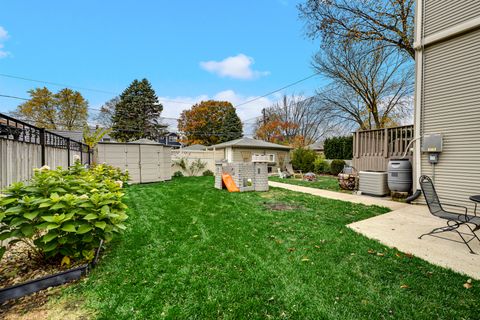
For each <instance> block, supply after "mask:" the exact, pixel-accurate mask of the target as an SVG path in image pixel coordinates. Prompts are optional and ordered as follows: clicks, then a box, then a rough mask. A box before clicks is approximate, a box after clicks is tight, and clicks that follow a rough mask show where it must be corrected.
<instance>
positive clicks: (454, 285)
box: [62, 177, 480, 320]
mask: <svg viewBox="0 0 480 320" xmlns="http://www.w3.org/2000/svg"><path fill="white" fill-rule="evenodd" d="M128 204H129V206H130V209H129V215H130V219H129V228H128V229H127V230H126V232H125V234H124V235H123V236H122V237H120V238H119V239H117V240H116V241H115V242H114V243H111V244H110V245H109V249H108V251H107V253H106V256H105V257H104V258H103V259H102V261H101V262H100V264H99V266H98V267H97V268H96V269H94V270H93V271H92V273H91V274H90V275H89V277H88V278H87V279H86V280H85V281H82V282H80V283H79V284H77V285H73V286H71V287H69V288H68V289H66V290H65V291H64V293H63V297H62V299H63V301H65V299H66V300H67V301H68V300H71V301H82V308H86V309H87V310H92V311H93V312H94V313H95V314H96V317H97V318H98V319H117V320H118V319H162V318H166V319H478V317H479V312H480V311H479V309H478V302H479V301H480V300H479V299H480V284H479V283H477V282H474V283H473V287H472V288H471V289H465V288H464V287H463V284H464V283H465V282H466V280H467V278H466V277H464V276H461V275H459V274H456V273H454V272H452V271H449V270H446V269H442V268H439V267H435V266H433V265H430V264H429V263H427V262H425V261H423V260H420V259H417V258H415V257H409V256H406V255H404V254H402V253H399V252H398V251H396V250H394V249H387V248H386V247H384V246H382V245H381V244H379V243H377V242H376V241H373V240H369V239H367V238H365V237H363V236H360V235H358V234H356V233H355V232H353V231H351V230H349V229H348V228H347V227H345V225H346V224H348V223H350V222H353V221H357V220H361V219H365V218H368V217H371V216H374V215H378V214H382V213H385V212H387V209H385V208H380V207H367V206H363V205H355V204H350V203H345V202H340V201H336V200H328V199H323V198H318V197H314V196H310V195H305V194H300V193H294V192H290V191H287V190H281V189H272V190H271V191H270V192H267V193H233V194H232V193H228V192H226V191H219V190H216V189H214V188H213V178H212V177H198V178H179V179H174V180H173V181H171V182H168V183H157V184H148V185H136V186H132V187H130V188H129V189H128ZM278 209H282V210H278Z"/></svg>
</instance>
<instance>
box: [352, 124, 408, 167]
mask: <svg viewBox="0 0 480 320" xmlns="http://www.w3.org/2000/svg"><path fill="white" fill-rule="evenodd" d="M413 136H414V130H413V125H408V126H400V127H393V128H385V129H374V130H366V131H357V132H355V133H354V134H353V166H354V167H355V168H356V169H357V170H359V171H363V170H372V171H386V170H387V165H388V161H389V160H390V158H398V157H402V156H403V155H404V153H405V151H406V149H407V147H408V144H409V143H410V142H411V141H412V139H413ZM410 157H411V153H410V152H407V158H410Z"/></svg>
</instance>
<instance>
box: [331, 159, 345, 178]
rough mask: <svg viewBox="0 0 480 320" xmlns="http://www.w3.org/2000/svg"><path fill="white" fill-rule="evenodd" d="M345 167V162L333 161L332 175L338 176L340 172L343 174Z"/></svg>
mask: <svg viewBox="0 0 480 320" xmlns="http://www.w3.org/2000/svg"><path fill="white" fill-rule="evenodd" d="M345 165H346V163H345V161H343V160H333V161H332V163H331V164H330V173H331V174H333V175H334V176H337V175H338V174H339V173H340V172H342V170H343V167H344V166H345Z"/></svg>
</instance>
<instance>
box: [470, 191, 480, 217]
mask: <svg viewBox="0 0 480 320" xmlns="http://www.w3.org/2000/svg"><path fill="white" fill-rule="evenodd" d="M470 200H472V201H473V202H475V210H474V211H473V212H474V213H475V215H477V204H479V203H480V194H477V195H474V196H470Z"/></svg>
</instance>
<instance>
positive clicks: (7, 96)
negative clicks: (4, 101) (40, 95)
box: [0, 94, 30, 101]
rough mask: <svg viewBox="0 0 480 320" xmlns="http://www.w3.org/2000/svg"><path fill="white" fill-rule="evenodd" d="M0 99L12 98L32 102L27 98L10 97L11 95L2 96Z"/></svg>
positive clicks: (0, 95)
mask: <svg viewBox="0 0 480 320" xmlns="http://www.w3.org/2000/svg"><path fill="white" fill-rule="evenodd" d="M0 97H3V98H11V99H19V100H25V101H28V100H30V99H26V98H22V97H16V96H9V95H6V94H0Z"/></svg>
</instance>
